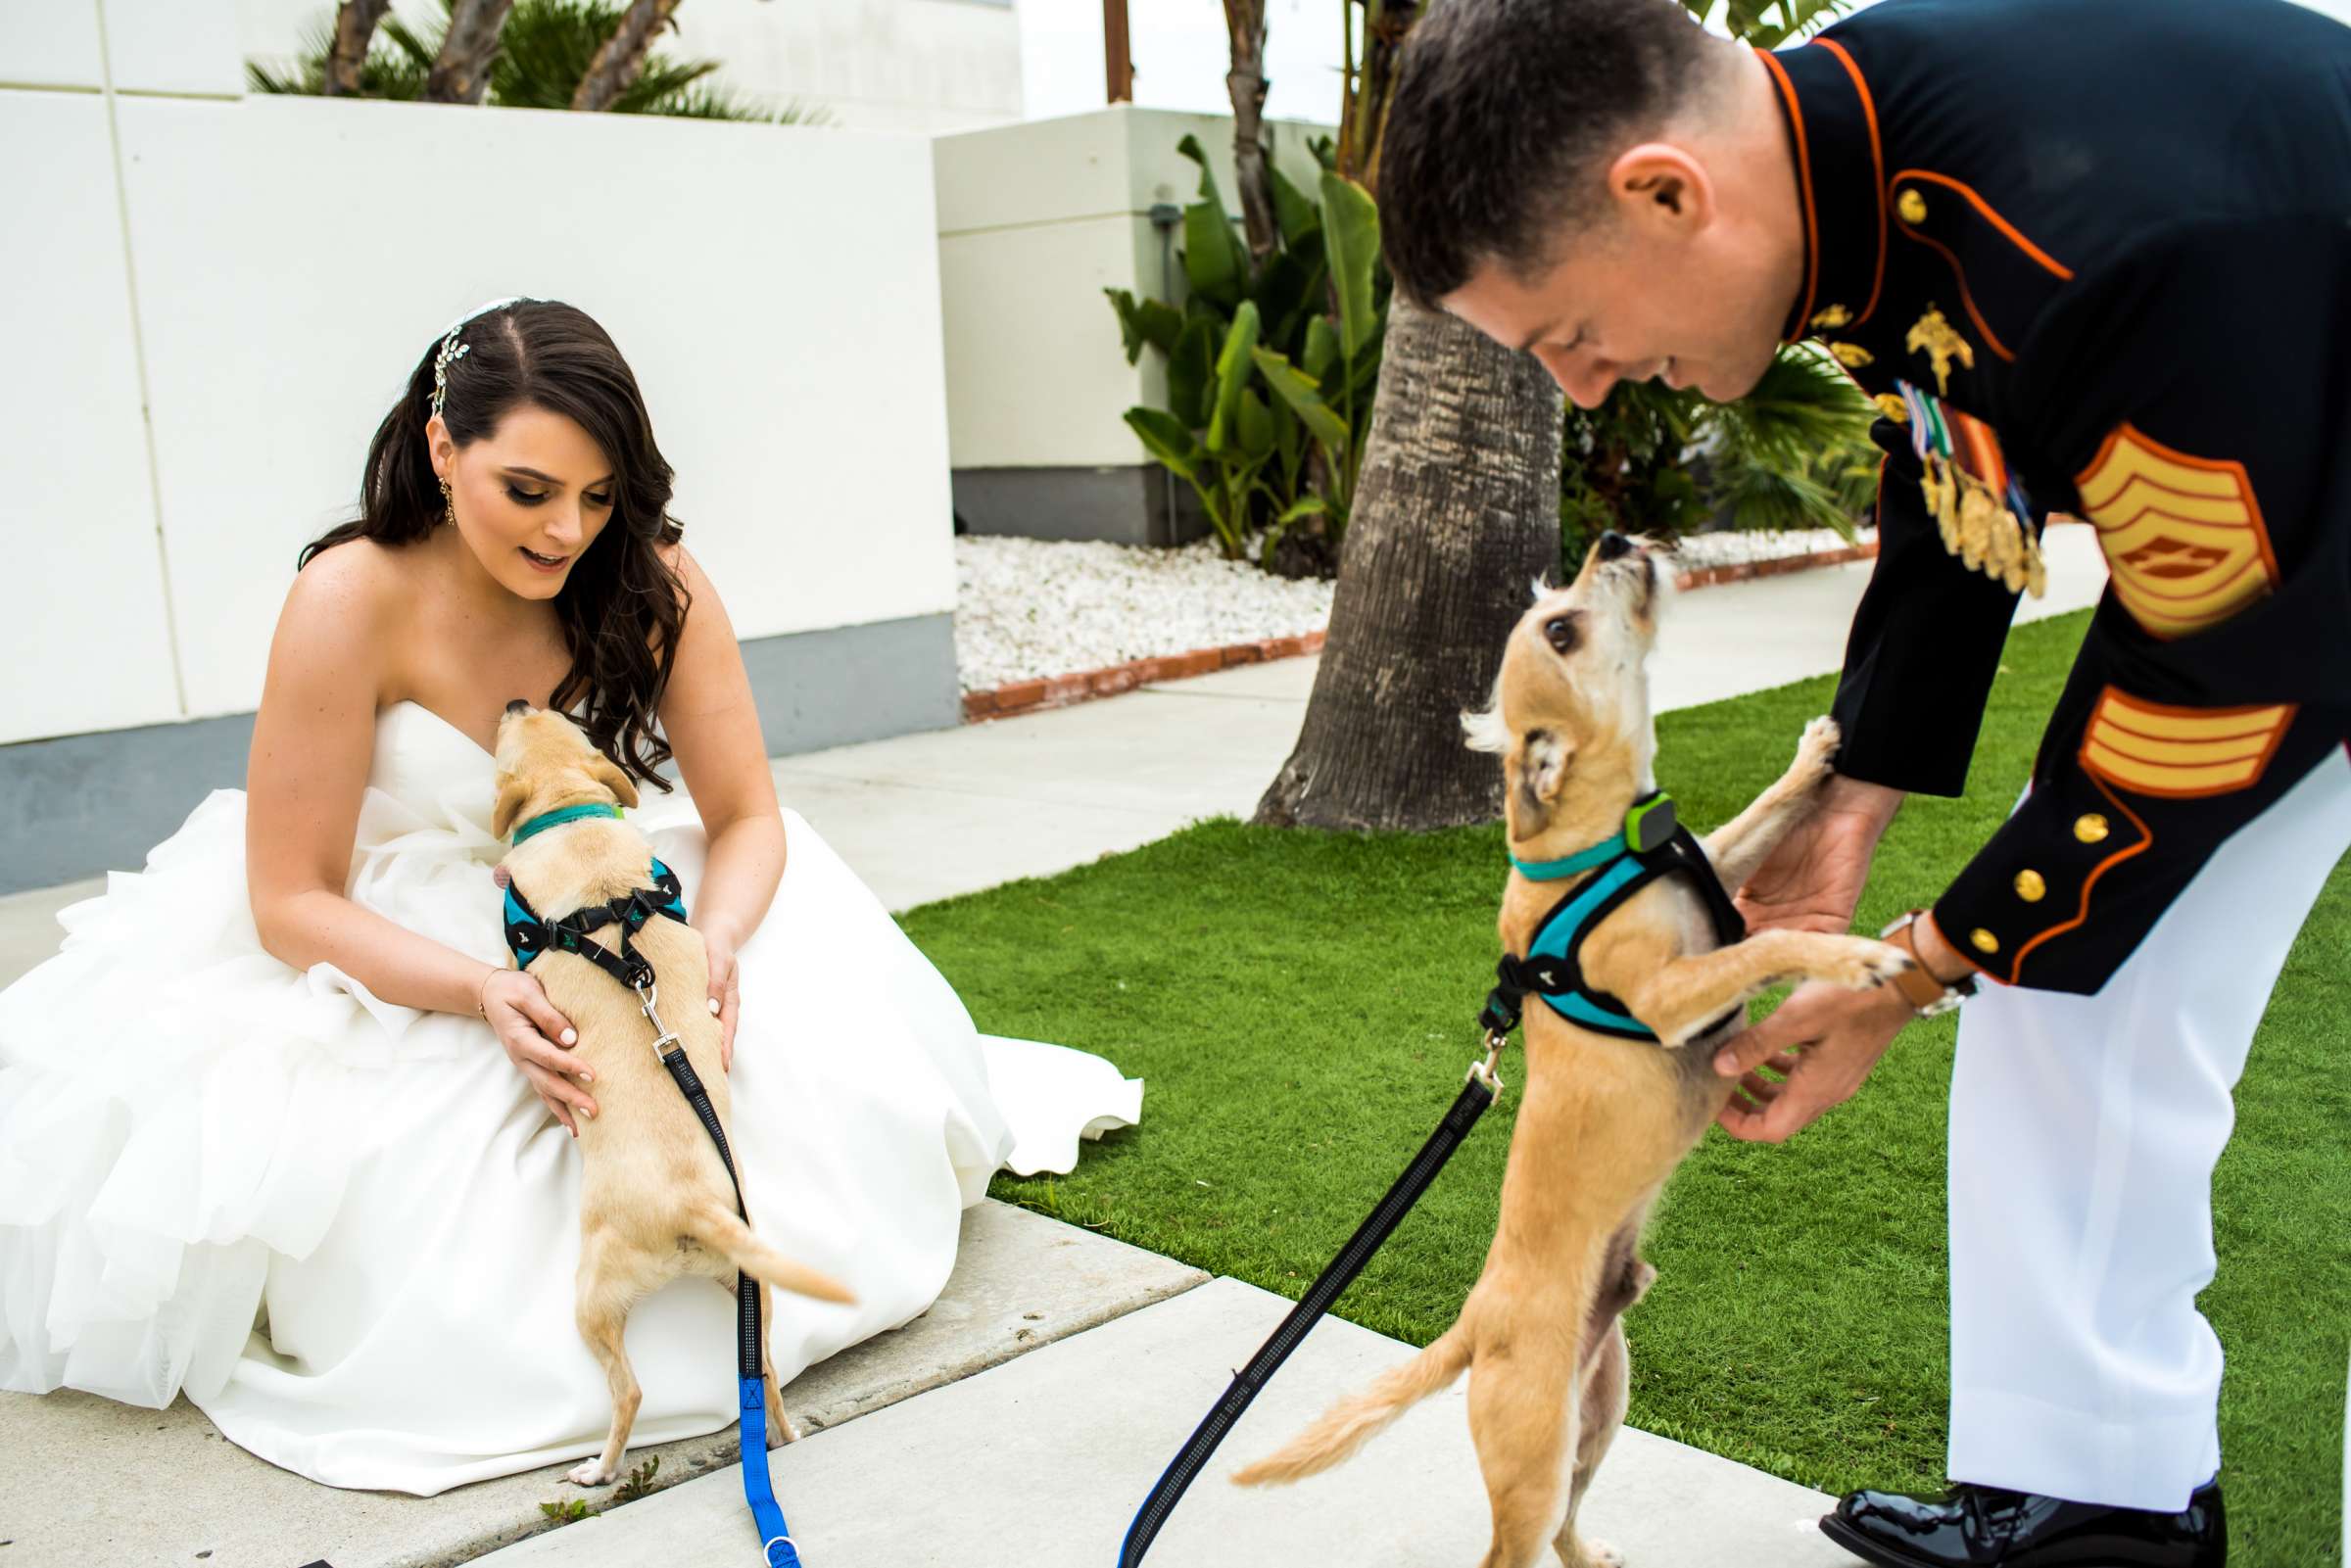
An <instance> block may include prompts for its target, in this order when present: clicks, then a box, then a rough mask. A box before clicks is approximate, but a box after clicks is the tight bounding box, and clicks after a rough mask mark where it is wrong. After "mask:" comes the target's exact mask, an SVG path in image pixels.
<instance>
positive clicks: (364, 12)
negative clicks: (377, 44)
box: [318, 0, 392, 98]
mask: <svg viewBox="0 0 2351 1568" xmlns="http://www.w3.org/2000/svg"><path fill="white" fill-rule="evenodd" d="M391 9H392V0H343V3H342V5H340V6H338V7H337V8H336V9H335V41H334V43H333V45H332V46H331V47H330V48H329V49H328V50H327V54H326V74H325V76H324V78H323V79H321V80H320V82H319V84H318V91H319V92H320V93H321V94H322V95H324V96H325V97H328V98H356V97H358V96H359V92H360V67H361V66H363V65H365V64H366V63H367V46H368V45H369V44H370V43H372V42H374V41H375V24H377V23H379V22H381V21H383V20H384V13H385V12H387V11H389V10H391Z"/></svg>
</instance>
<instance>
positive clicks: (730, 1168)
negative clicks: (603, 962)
mask: <svg viewBox="0 0 2351 1568" xmlns="http://www.w3.org/2000/svg"><path fill="white" fill-rule="evenodd" d="M638 996H639V997H640V999H642V1000H643V1001H644V1003H645V1016H646V1017H647V1018H648V1020H650V1021H651V1022H652V1025H653V1028H654V1030H655V1031H656V1032H657V1034H658V1035H659V1038H657V1039H655V1040H654V1041H653V1049H654V1051H655V1052H657V1053H658V1054H659V1055H660V1058H661V1065H662V1066H663V1067H665V1068H667V1069H669V1075H670V1076H671V1077H672V1078H674V1079H676V1080H677V1084H678V1088H679V1089H680V1090H681V1091H682V1092H683V1093H684V1094H685V1096H686V1100H687V1103H688V1104H690V1105H692V1106H693V1107H694V1114H695V1115H696V1116H697V1117H701V1118H702V1130H703V1131H705V1132H707V1133H709V1134H710V1141H711V1142H712V1143H714V1144H716V1145H717V1146H718V1159H719V1163H720V1164H723V1165H725V1166H726V1167H727V1179H728V1180H729V1181H730V1182H733V1183H734V1185H735V1212H736V1213H737V1214H739V1215H742V1216H743V1217H744V1219H745V1220H746V1221H747V1220H748V1219H749V1217H750V1216H749V1215H748V1214H744V1208H743V1183H742V1182H741V1181H740V1180H738V1179H737V1178H736V1175H735V1156H734V1155H733V1154H732V1153H731V1152H730V1151H729V1150H728V1148H727V1135H726V1133H725V1132H724V1131H723V1130H722V1129H721V1128H720V1127H719V1124H718V1112H717V1110H716V1108H714V1107H713V1106H712V1105H711V1104H710V1091H709V1090H707V1089H705V1088H703V1087H702V1080H701V1078H700V1077H699V1076H697V1075H696V1072H695V1070H694V1064H693V1063H691V1062H689V1061H687V1060H686V1047H685V1046H683V1045H681V1044H679V1043H678V1037H677V1036H676V1035H674V1034H672V1033H670V1032H669V1030H667V1029H665V1028H662V1027H661V1020H660V1017H659V1016H658V1015H657V1014H655V1013H654V1011H653V995H652V993H650V992H649V991H640V992H638ZM664 1046H667V1047H668V1049H667V1050H663V1049H662V1047H664ZM765 1340H766V1336H765V1335H764V1334H763V1333H762V1332H761V1330H760V1323H759V1282H758V1281H757V1280H755V1279H753V1278H751V1277H750V1276H749V1275H748V1274H744V1273H740V1272H739V1273H737V1274H736V1276H735V1354H736V1360H735V1372H736V1376H737V1377H738V1378H740V1379H741V1384H740V1393H741V1395H742V1398H741V1399H740V1401H739V1403H740V1405H741V1406H742V1410H743V1419H742V1423H741V1426H740V1428H739V1430H740V1432H741V1435H742V1444H743V1497H744V1501H745V1502H747V1503H749V1504H750V1507H751V1519H752V1521H753V1522H754V1523H756V1524H757V1525H758V1527H759V1558H760V1561H762V1562H764V1563H766V1564H767V1568H800V1554H799V1552H798V1551H797V1550H795V1549H794V1548H793V1546H792V1531H791V1527H790V1526H788V1525H786V1524H785V1523H784V1510H783V1508H782V1507H781V1506H780V1505H778V1503H777V1502H776V1483H775V1479H774V1478H773V1477H772V1476H770V1475H769V1474H768V1469H767V1378H766V1375H765V1373H764V1371H763V1370H762V1361H763V1357H762V1354H761V1352H762V1349H763V1347H764V1344H765ZM779 1553H781V1555H778V1554H779Z"/></svg>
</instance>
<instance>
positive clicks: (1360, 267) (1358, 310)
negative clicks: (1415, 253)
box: [1322, 173, 1380, 359]
mask: <svg viewBox="0 0 2351 1568" xmlns="http://www.w3.org/2000/svg"><path fill="white" fill-rule="evenodd" d="M1322 236H1323V248H1324V252H1325V254H1326V255H1327V256H1328V258H1329V261H1330V280H1331V284H1332V287H1333V288H1334V289H1335V290H1336V291H1337V293H1338V296H1339V346H1340V347H1341V348H1342V349H1343V350H1345V351H1346V354H1347V357H1349V358H1350V359H1352V358H1354V357H1355V356H1356V355H1357V354H1358V353H1359V352H1361V351H1362V349H1363V347H1364V345H1365V344H1366V343H1367V342H1368V341H1369V340H1370V338H1371V336H1372V334H1373V333H1375V332H1376V331H1378V330H1379V326H1380V320H1379V315H1378V312H1377V310H1376V309H1375V307H1374V305H1373V301H1372V283H1373V276H1372V275H1373V273H1374V272H1375V271H1376V270H1377V269H1378V265H1379V209H1378V207H1377V206H1375V205H1374V204H1373V203H1372V200H1371V196H1370V193H1369V192H1368V191H1366V190H1365V189H1364V188H1363V187H1362V186H1361V185H1358V184H1356V183H1355V182H1354V181H1353V180H1348V179H1342V178H1340V177H1339V176H1338V175H1336V174H1327V173H1326V174H1324V175H1323V176H1322Z"/></svg>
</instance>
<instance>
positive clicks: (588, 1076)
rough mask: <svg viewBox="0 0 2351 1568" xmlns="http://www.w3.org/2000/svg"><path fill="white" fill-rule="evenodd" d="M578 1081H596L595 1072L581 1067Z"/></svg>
mask: <svg viewBox="0 0 2351 1568" xmlns="http://www.w3.org/2000/svg"><path fill="white" fill-rule="evenodd" d="M580 1081H581V1082H582V1083H594V1082H595V1081H596V1074H595V1073H594V1072H591V1071H590V1070H588V1069H586V1068H582V1069H580Z"/></svg>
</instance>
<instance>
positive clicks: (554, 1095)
mask: <svg viewBox="0 0 2351 1568" xmlns="http://www.w3.org/2000/svg"><path fill="white" fill-rule="evenodd" d="M482 1016H483V1017H484V1018H486V1019H488V1020H489V1021H490V1032H491V1033H493V1034H495V1035H497V1036H498V1043H499V1044H500V1045H501V1046H503V1047H504V1048H505V1053H506V1060H507V1061H509V1062H511V1063H513V1064H514V1069H515V1070H516V1071H517V1072H520V1073H521V1074H522V1079H523V1081H524V1082H525V1083H528V1084H529V1085H530V1086H531V1089H532V1091H533V1092H534V1093H536V1094H537V1095H538V1096H539V1098H540V1099H541V1100H543V1101H545V1102H546V1104H547V1109H548V1110H549V1111H550V1112H552V1114H553V1116H554V1118H555V1119H556V1120H557V1121H560V1122H562V1123H563V1130H564V1131H566V1132H568V1133H570V1134H571V1135H572V1136H573V1137H575V1138H576V1137H578V1136H579V1135H580V1128H579V1124H578V1123H577V1122H575V1121H574V1120H572V1114H573V1113H574V1112H577V1113H578V1114H579V1115H581V1116H583V1117H590V1118H594V1117H595V1116H596V1102H595V1101H594V1100H593V1099H591V1098H590V1097H589V1095H588V1091H587V1090H585V1089H583V1088H581V1087H580V1086H579V1083H574V1082H573V1081H572V1079H573V1078H575V1077H576V1078H578V1079H579V1080H580V1083H593V1082H594V1081H595V1080H596V1074H595V1073H594V1072H591V1071H590V1070H589V1069H588V1064H587V1062H586V1061H584V1060H583V1059H581V1058H580V1057H578V1056H576V1055H574V1054H573V1053H571V1052H570V1051H567V1050H565V1049H564V1047H565V1046H569V1045H575V1044H577V1043H578V1042H579V1036H578V1035H577V1034H575V1033H574V1032H573V1031H572V1027H571V1024H570V1023H569V1022H566V1021H565V1019H564V1017H563V1015H562V1014H560V1013H558V1012H556V1011H555V1007H554V1004H553V1003H552V1002H550V1001H549V1000H548V999H547V992H545V991H544V990H542V989H540V987H539V982H538V981H537V980H535V979H533V978H532V977H531V976H530V975H528V974H523V973H522V972H521V971H520V970H497V971H494V972H492V974H491V975H490V977H489V978H488V979H487V980H485V981H483V982H482ZM557 1042H560V1043H559V1044H558V1043H557Z"/></svg>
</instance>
